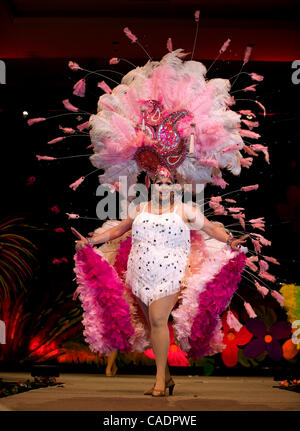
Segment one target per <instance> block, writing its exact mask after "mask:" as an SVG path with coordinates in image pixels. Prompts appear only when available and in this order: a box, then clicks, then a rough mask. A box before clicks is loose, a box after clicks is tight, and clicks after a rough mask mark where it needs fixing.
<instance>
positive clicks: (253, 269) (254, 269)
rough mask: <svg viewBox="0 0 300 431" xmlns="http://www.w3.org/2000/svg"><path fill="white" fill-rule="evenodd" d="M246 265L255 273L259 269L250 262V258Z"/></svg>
mask: <svg viewBox="0 0 300 431" xmlns="http://www.w3.org/2000/svg"><path fill="white" fill-rule="evenodd" d="M246 265H247V266H249V268H251V269H252V271H254V272H256V271H258V267H257V266H256V265H255V264H254V263H253V262H252V261H251V260H250V258H247V259H246Z"/></svg>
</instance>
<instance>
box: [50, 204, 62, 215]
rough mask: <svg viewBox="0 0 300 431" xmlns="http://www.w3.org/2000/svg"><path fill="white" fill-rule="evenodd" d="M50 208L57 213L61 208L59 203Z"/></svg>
mask: <svg viewBox="0 0 300 431" xmlns="http://www.w3.org/2000/svg"><path fill="white" fill-rule="evenodd" d="M49 209H50V211H52V212H54V213H55V214H58V213H60V209H59V208H58V206H57V205H53V207H50V208H49Z"/></svg>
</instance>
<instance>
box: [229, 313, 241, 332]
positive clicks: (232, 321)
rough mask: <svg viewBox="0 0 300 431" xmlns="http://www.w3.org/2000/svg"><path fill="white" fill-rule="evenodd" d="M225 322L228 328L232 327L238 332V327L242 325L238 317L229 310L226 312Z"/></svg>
mask: <svg viewBox="0 0 300 431" xmlns="http://www.w3.org/2000/svg"><path fill="white" fill-rule="evenodd" d="M226 322H227V325H228V326H229V328H233V329H235V330H236V331H237V332H239V331H240V329H241V328H242V327H243V325H242V324H241V323H240V322H239V321H238V319H237V318H236V317H235V315H234V314H233V313H232V312H231V311H229V312H228V313H227V317H226Z"/></svg>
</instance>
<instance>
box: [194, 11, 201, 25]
mask: <svg viewBox="0 0 300 431" xmlns="http://www.w3.org/2000/svg"><path fill="white" fill-rule="evenodd" d="M199 16H200V10H196V12H195V21H196V22H198V21H199Z"/></svg>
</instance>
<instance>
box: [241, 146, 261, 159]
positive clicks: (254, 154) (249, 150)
mask: <svg viewBox="0 0 300 431" xmlns="http://www.w3.org/2000/svg"><path fill="white" fill-rule="evenodd" d="M243 150H244V151H245V152H246V153H247V154H250V155H251V156H254V157H257V156H258V154H257V153H255V151H253V150H251V148H250V147H248V146H247V145H244V146H243Z"/></svg>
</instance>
